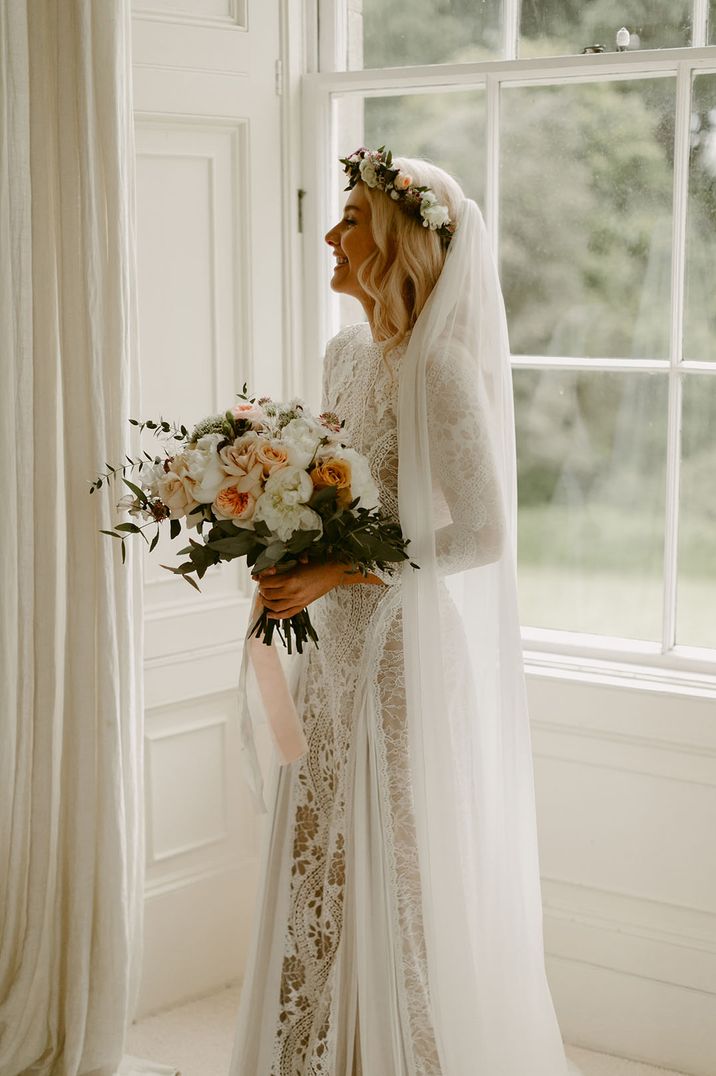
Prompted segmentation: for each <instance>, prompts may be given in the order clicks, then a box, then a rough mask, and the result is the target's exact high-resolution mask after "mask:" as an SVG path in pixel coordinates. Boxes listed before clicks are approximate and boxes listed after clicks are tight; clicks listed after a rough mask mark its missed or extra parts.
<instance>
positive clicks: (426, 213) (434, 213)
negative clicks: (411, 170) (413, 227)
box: [420, 195, 450, 231]
mask: <svg viewBox="0 0 716 1076" xmlns="http://www.w3.org/2000/svg"><path fill="white" fill-rule="evenodd" d="M420 215H421V217H422V218H423V227H424V228H432V230H433V231H437V229H438V228H442V226H443V224H447V223H448V221H449V220H450V214H449V212H448V209H447V206H444V205H439V204H438V202H437V199H436V198H435V195H433V201H432V202H429V203H428V204H427V205H426V204H425V196H424V195H423V198H422V200H421V202H420Z"/></svg>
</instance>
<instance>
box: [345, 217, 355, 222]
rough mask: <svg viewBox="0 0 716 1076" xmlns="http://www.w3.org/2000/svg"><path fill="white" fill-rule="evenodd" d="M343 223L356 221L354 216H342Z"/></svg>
mask: <svg viewBox="0 0 716 1076" xmlns="http://www.w3.org/2000/svg"><path fill="white" fill-rule="evenodd" d="M343 223H344V224H357V221H356V219H355V217H344V218H343Z"/></svg>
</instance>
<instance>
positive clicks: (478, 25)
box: [348, 0, 502, 68]
mask: <svg viewBox="0 0 716 1076" xmlns="http://www.w3.org/2000/svg"><path fill="white" fill-rule="evenodd" d="M349 10H350V15H349V23H348V26H349V34H350V41H349V57H348V62H349V66H350V67H351V68H361V67H403V66H406V65H408V64H440V63H459V62H465V61H469V60H472V61H475V60H492V59H496V58H499V57H500V56H501V55H502V0H478V2H477V3H475V0H449V2H447V3H446V2H445V0H390V3H386V2H385V0H362V2H361V0H349Z"/></svg>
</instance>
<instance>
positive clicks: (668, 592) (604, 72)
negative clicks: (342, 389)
mask: <svg viewBox="0 0 716 1076" xmlns="http://www.w3.org/2000/svg"><path fill="white" fill-rule="evenodd" d="M311 3H312V4H313V10H314V11H315V13H316V15H317V16H318V17H319V32H318V33H317V41H318V49H317V55H316V57H315V58H314V69H313V70H312V71H309V73H308V74H307V75H306V76H305V77H304V80H303V87H302V89H303V102H302V111H303V119H302V142H303V150H304V153H303V160H304V183H303V186H304V187H305V188H306V189H307V190H308V193H309V197H307V198H306V199H305V213H304V234H303V243H304V280H305V287H306V292H305V303H304V311H305V315H304V354H305V355H306V356H308V357H309V361H308V365H307V368H306V383H307V387H308V388H309V389H310V391H311V392H312V393H313V394H315V393H317V392H319V391H320V366H321V363H320V356H321V355H322V354H323V350H324V348H325V343H326V341H327V340H328V339H329V338H330V337H331V336H332V335H334V333H335V332H336V330H337V328H338V308H337V302H336V299H335V296H333V295H332V293H331V291H330V286H329V279H330V267H329V261H328V258H327V257H326V254H325V249H326V248H325V244H324V242H323V235H324V233H325V230H326V227H327V225H328V222H329V221H332V220H333V219H334V217H335V215H336V214H337V213H338V211H339V206H338V198H337V195H338V187H337V183H336V157H337V149H336V145H335V136H334V124H333V123H332V109H333V104H334V101H335V100H336V98H337V97H339V96H345V95H356V96H360V97H366V96H386V95H403V94H408V93H424V92H425V91H431V90H432V91H434V92H449V91H450V90H455V89H460V90H469V89H482V90H484V91H485V93H486V110H487V129H486V141H487V174H486V194H485V202H484V207H483V208H484V210H485V219H486V222H487V227H488V233H489V236H490V242H491V244H492V247H493V251H494V253H495V255H496V256H497V250H498V241H499V175H498V171H499V148H500V147H499V108H500V90H501V87H502V86H508V85H509V86H539V85H567V84H576V83H579V82H594V81H607V80H620V79H634V78H640V77H641V78H643V77H674V78H675V80H676V116H675V122H676V130H675V160H674V187H673V223H672V229H673V230H672V243H673V257H672V279H671V326H672V329H671V337H670V353H669V358H668V359H634V360H626V359H609V358H603V359H598V358H597V359H595V358H589V359H580V358H577V357H573V358H568V357H567V358H562V357H554V356H539V355H513V357H512V364H513V368H514V369H519V368H532V369H547V368H552V369H569V370H580V371H592V372H594V371H628V372H634V371H637V370H640V371H644V372H647V371H658V372H659V373H662V374H663V373H666V374H667V376H668V412H667V414H668V418H667V449H666V451H667V469H666V470H667V473H666V509H665V511H666V533H665V541H664V575H663V578H664V601H663V610H662V621H663V632H662V639H661V642H660V643H656V642H654V643H649V642H640V641H634V640H631V639H622V638H616V637H609V636H601V635H599V636H595V635H585V634H578V633H575V632H568V631H565V630H559V631H557V630H549V629H539V628H527V627H524V628H523V629H522V635H523V644H524V653H525V663H526V667H527V668H528V671H531V672H533V673H535V674H538V675H544V676H547V677H550V678H555V677H556V678H563V677H568V678H576V679H580V680H588V681H589V680H597V681H599V682H608V683H622V684H628V685H629V686H632V687H642V688H646V689H648V690H654V689H656V690H664V691H668V692H676V693H683V692H687V693H689V694H704V693H705V694H706V695H708V696H710V697H715V698H716V652H715V651H714V650H710V649H709V650H707V649H703V650H702V649H700V648H694V647H686V646H677V645H675V633H676V586H677V553H678V511H679V462H680V447H681V446H680V429H679V415H680V407H681V398H680V395H681V382H680V378H679V374H680V373H681V372H698V373H701V374H706V375H711V376H716V361H714V362H695V361H688V362H682V361H680V347H681V339H682V316H683V302H684V280H685V259H686V211H687V196H688V179H689V176H688V166H689V124H690V99H691V80H692V78H693V76H694V74H695V73H703V74H706V73H709V74H716V46H707V45H706V44H705V42H706V39H707V38H706V35H707V22H708V0H694V7H693V20H694V21H693V40H694V44H693V45H691V46H689V47H688V48H678V49H654V50H649V51H639V52H637V51H634V52H629V51H627V52H624V53H616V52H614V53H597V54H588V55H568V56H558V57H538V58H533V59H517V58H516V54H517V37H518V23H519V0H505V26H504V50H505V55H506V56H508V57H509V58H508V59H497V60H492V61H486V62H479V63H463V64H436V65H430V66H415V67H396V68H382V69H364V70H352V71H351V70H346V69H345V63H344V62H343V58H344V57H345V56H346V55H347V20H348V5H349V4H350V0H311ZM318 56H320V58H321V69H320V70H317V69H315V68H316V67H317V65H318V64H317V58H318ZM341 68H342V69H341ZM314 289H315V290H314Z"/></svg>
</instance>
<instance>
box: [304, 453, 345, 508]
mask: <svg viewBox="0 0 716 1076" xmlns="http://www.w3.org/2000/svg"><path fill="white" fill-rule="evenodd" d="M309 477H310V479H311V481H312V482H313V487H314V489H325V488H326V487H327V486H334V487H335V489H336V490H337V493H338V504H340V505H342V506H343V507H345V505H347V504H350V502H351V500H352V497H351V465H350V463H349V462H348V461H347V460H338V459H335V457H329V458H328V459H324V460H321V461H320V463H318V464H317V465H316V466H315V467H314V468H313V470H312V471H311V472H310V475H309Z"/></svg>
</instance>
